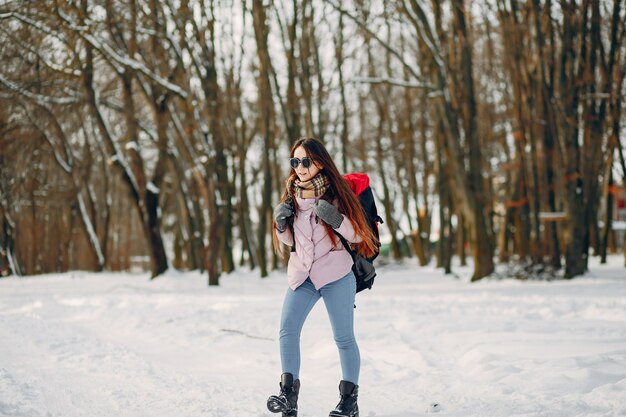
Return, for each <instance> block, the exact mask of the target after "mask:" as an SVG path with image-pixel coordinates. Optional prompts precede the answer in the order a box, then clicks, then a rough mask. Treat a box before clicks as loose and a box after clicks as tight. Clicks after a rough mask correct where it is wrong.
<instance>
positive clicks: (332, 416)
mask: <svg viewBox="0 0 626 417" xmlns="http://www.w3.org/2000/svg"><path fill="white" fill-rule="evenodd" d="M328 417H359V412H358V411H357V412H356V413H352V414H337V413H334V412H332V411H331V412H330V414H329V415H328Z"/></svg>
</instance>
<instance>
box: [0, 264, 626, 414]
mask: <svg viewBox="0 0 626 417" xmlns="http://www.w3.org/2000/svg"><path fill="white" fill-rule="evenodd" d="M611 262H612V263H611V264H609V265H608V266H599V265H593V267H592V272H591V273H590V274H589V275H588V276H586V277H584V278H578V279H575V280H572V281H557V282H519V281H514V280H503V281H496V280H487V281H483V282H479V283H475V284H470V283H468V276H469V271H468V270H463V269H459V268H457V269H456V271H458V272H459V274H460V276H461V279H455V278H450V277H446V276H444V275H442V274H441V272H440V271H437V270H434V269H432V268H419V267H417V266H416V264H415V263H413V262H407V263H405V264H403V265H395V266H386V267H381V268H379V277H378V278H377V282H376V284H375V288H374V290H373V291H370V292H366V293H363V294H359V295H358V297H357V309H356V320H357V323H356V327H357V328H356V331H357V340H358V342H359V346H360V349H361V355H362V372H361V380H360V385H361V391H360V394H361V395H360V399H359V405H360V408H361V416H362V417H414V416H422V415H426V414H427V411H429V404H431V403H433V402H436V403H440V404H441V411H439V413H438V415H441V416H482V417H485V416H551V417H552V416H568V417H569V416H615V415H626V269H624V268H623V267H622V266H621V265H622V262H623V260H622V258H621V257H620V258H613V259H611ZM285 291H286V277H285V275H284V273H282V272H277V273H274V274H272V275H271V276H270V277H269V278H266V279H259V278H258V276H257V272H256V271H255V272H236V273H233V274H231V275H229V276H226V277H224V278H223V279H222V285H221V286H220V287H219V288H209V287H208V286H207V285H206V277H203V276H201V275H200V274H198V273H184V274H182V273H177V272H175V271H172V272H169V273H168V274H167V275H166V276H165V277H162V278H159V279H157V280H155V281H152V282H151V281H150V280H149V277H148V275H146V274H139V275H137V274H114V273H101V274H91V273H81V272H73V273H67V274H61V275H45V276H39V277H33V278H26V279H17V278H9V279H3V280H0V335H2V337H1V338H0V393H1V395H0V415H1V416H24V417H39V416H59V417H79V416H81V417H97V416H103V417H104V416H106V417H113V416H133V417H134V416H146V417H148V416H149V417H172V416H178V415H181V416H186V417H193V416H198V417H200V416H202V417H235V416H236V417H244V416H245V417H249V416H265V417H267V416H270V415H272V416H274V414H271V413H269V412H268V411H267V410H266V409H265V400H266V398H267V396H268V395H270V394H273V393H276V392H277V388H278V378H279V375H280V361H279V356H278V340H277V332H278V322H279V317H280V307H281V303H282V298H283V295H284V292H285ZM302 351H303V363H302V370H301V378H302V390H301V399H300V414H299V415H300V417H322V416H327V415H328V412H329V411H330V410H331V409H332V408H333V407H334V405H335V404H336V402H337V399H338V394H337V384H338V382H339V380H340V379H341V374H340V367H339V359H338V355H337V351H336V348H335V345H334V342H333V339H332V332H331V329H330V324H329V323H328V319H327V317H326V311H325V309H324V307H323V305H322V303H319V304H318V305H317V306H316V307H315V308H314V310H313V312H312V313H311V316H310V317H309V320H308V321H307V323H306V325H305V328H304V330H303V335H302ZM431 411H432V410H431Z"/></svg>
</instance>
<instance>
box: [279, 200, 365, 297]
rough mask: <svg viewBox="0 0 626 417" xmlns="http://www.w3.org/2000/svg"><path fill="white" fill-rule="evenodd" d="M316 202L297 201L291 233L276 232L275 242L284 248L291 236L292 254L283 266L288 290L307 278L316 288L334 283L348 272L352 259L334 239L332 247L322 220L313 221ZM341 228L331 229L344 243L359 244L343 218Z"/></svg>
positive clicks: (359, 238)
mask: <svg viewBox="0 0 626 417" xmlns="http://www.w3.org/2000/svg"><path fill="white" fill-rule="evenodd" d="M317 200H318V199H315V198H306V199H303V198H297V202H298V212H297V214H296V216H295V218H294V222H293V230H294V233H293V234H292V233H291V230H289V228H287V229H286V230H285V231H284V232H283V233H280V232H279V231H278V230H276V236H278V239H279V240H280V241H281V242H283V243H284V244H286V245H289V246H293V242H294V236H293V235H294V234H295V238H296V251H295V253H294V252H292V253H291V255H290V257H289V263H288V265H287V279H288V282H289V286H290V287H291V288H292V289H294V290H295V289H296V288H298V287H299V286H300V285H301V284H302V283H303V282H304V281H306V279H307V278H308V277H310V278H311V281H312V282H313V285H315V288H316V289H318V290H319V289H320V288H322V287H323V286H324V285H326V284H328V283H330V282H333V281H337V280H338V279H340V278H342V277H344V276H345V275H346V274H347V273H348V272H350V270H351V269H352V257H351V256H350V254H349V253H348V252H347V251H346V250H345V248H344V247H343V244H342V243H341V241H340V240H339V238H338V237H337V244H336V245H334V246H333V243H332V241H331V240H330V237H329V236H328V232H327V231H326V228H325V227H324V222H323V221H322V220H318V222H316V221H315V212H314V211H313V205H314V204H315V203H316V202H317ZM342 216H343V221H342V222H341V226H339V228H337V229H335V230H336V231H337V232H338V233H339V234H341V236H343V237H344V238H345V239H346V240H347V241H348V242H350V243H356V242H360V241H361V237H360V236H358V235H357V234H356V233H355V231H354V227H353V226H352V222H351V221H350V220H349V219H348V218H347V217H346V216H345V215H343V214H342Z"/></svg>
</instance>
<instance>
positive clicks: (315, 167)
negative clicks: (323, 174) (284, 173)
mask: <svg viewBox="0 0 626 417" xmlns="http://www.w3.org/2000/svg"><path fill="white" fill-rule="evenodd" d="M293 157H294V158H298V159H299V160H300V161H302V158H308V157H309V156H308V155H307V154H306V150H305V149H304V146H298V147H297V148H296V150H295V151H294V152H293ZM322 168H323V167H322V166H321V165H320V164H319V163H318V162H317V161H313V163H312V164H311V166H310V167H308V168H305V167H304V165H302V163H300V164H299V165H298V167H297V168H294V170H295V171H296V174H297V175H298V179H299V180H300V181H308V180H310V179H312V178H313V177H315V176H316V175H317V173H318V172H320V171H321V170H322Z"/></svg>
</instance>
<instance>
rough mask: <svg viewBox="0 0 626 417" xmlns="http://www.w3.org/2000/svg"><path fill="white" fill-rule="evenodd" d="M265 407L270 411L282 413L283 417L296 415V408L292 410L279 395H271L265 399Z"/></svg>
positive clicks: (294, 416)
mask: <svg viewBox="0 0 626 417" xmlns="http://www.w3.org/2000/svg"><path fill="white" fill-rule="evenodd" d="M267 409H268V410H270V411H271V412H272V413H283V416H285V417H296V416H297V415H298V410H294V409H292V408H291V407H289V405H288V404H287V403H285V402H284V401H282V400H281V399H280V398H279V397H276V396H273V395H272V396H271V397H269V398H268V399H267Z"/></svg>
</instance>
